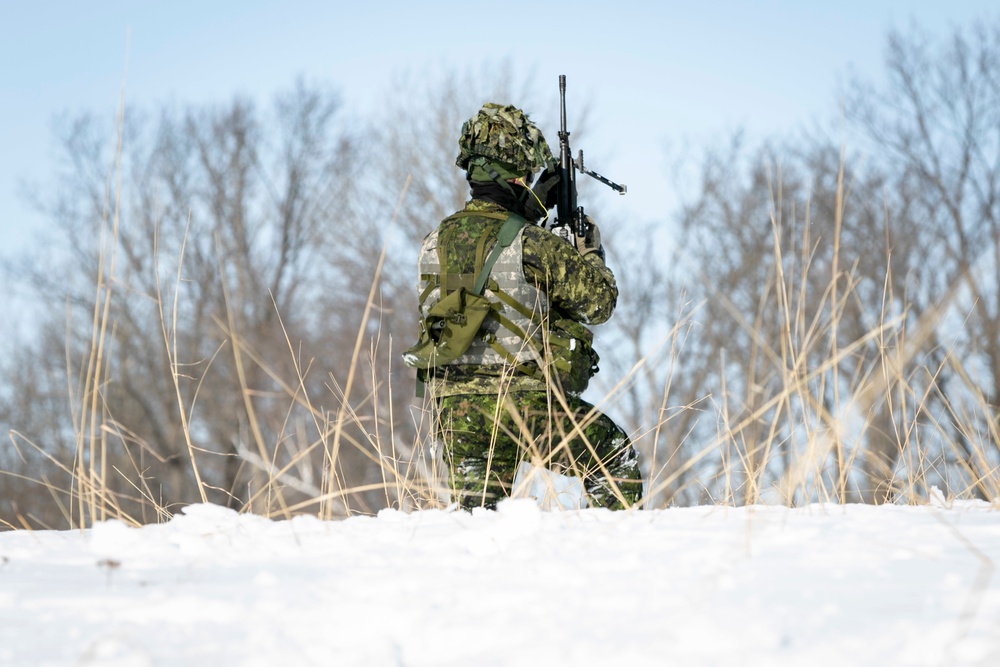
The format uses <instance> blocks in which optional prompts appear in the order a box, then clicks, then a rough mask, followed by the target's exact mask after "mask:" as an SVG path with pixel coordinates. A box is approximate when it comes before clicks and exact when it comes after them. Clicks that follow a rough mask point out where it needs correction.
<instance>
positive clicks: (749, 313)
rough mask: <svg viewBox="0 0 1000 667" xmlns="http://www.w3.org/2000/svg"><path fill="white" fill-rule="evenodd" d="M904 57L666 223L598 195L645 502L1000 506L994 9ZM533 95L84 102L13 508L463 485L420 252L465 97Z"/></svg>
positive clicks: (735, 158)
mask: <svg viewBox="0 0 1000 667" xmlns="http://www.w3.org/2000/svg"><path fill="white" fill-rule="evenodd" d="M885 68H886V69H885V75H886V76H885V81H886V83H885V84H880V85H879V86H874V85H872V84H870V83H867V82H865V81H853V82H851V83H850V84H848V85H847V86H846V87H845V89H844V90H842V91H838V93H839V95H838V96H837V97H839V99H840V100H842V106H843V116H842V118H841V119H838V120H836V121H834V122H832V123H831V125H830V126H829V127H828V128H823V127H820V128H819V129H814V130H812V131H809V132H801V131H799V132H796V134H795V135H794V136H787V137H775V138H772V139H771V140H769V141H766V142H763V143H761V144H759V145H749V143H748V142H747V141H745V140H743V139H742V138H741V137H740V136H739V135H737V136H734V137H732V138H731V140H730V141H727V142H724V143H722V144H719V145H713V146H709V147H706V148H705V149H704V150H703V152H702V153H701V154H700V155H699V156H698V157H697V159H695V160H694V161H692V163H691V165H690V166H691V168H692V170H693V171H694V172H696V173H697V178H696V179H695V183H694V185H693V186H692V188H691V189H689V190H687V191H685V192H683V193H681V197H682V199H683V201H684V203H683V206H682V207H681V209H680V210H679V211H677V212H676V215H675V216H674V217H672V218H670V219H666V218H665V219H662V220H647V221H618V220H613V218H612V217H611V216H613V212H612V211H607V212H601V211H597V217H598V219H599V220H600V219H602V218H601V216H602V215H608V216H609V217H608V220H609V221H610V224H608V225H603V226H602V227H606V228H607V229H608V232H607V233H606V236H607V237H608V239H607V245H608V249H609V262H610V263H611V265H612V268H613V269H614V270H615V271H616V274H617V275H618V278H619V283H620V287H621V292H622V297H621V300H620V304H619V310H618V312H617V313H616V315H615V317H614V318H612V321H611V323H609V324H608V325H606V326H605V327H604V330H603V331H602V332H601V335H600V338H599V340H600V342H601V347H600V348H599V351H600V352H601V354H602V364H601V365H602V368H603V370H602V373H601V374H600V375H599V376H598V378H597V379H598V381H599V382H598V387H597V390H601V389H603V390H604V392H605V393H606V396H605V398H604V400H603V401H602V402H603V403H604V404H605V405H606V406H607V407H608V410H609V411H610V412H611V413H612V414H614V415H615V416H616V418H618V419H619V420H620V421H622V422H623V425H626V426H627V428H628V429H629V430H630V431H631V432H632V433H633V434H634V437H635V440H636V442H637V444H638V446H639V447H640V449H641V451H642V452H643V454H644V460H645V465H646V470H647V475H648V479H649V483H650V493H649V504H650V505H651V506H663V505H665V504H671V503H672V504H693V503H704V502H726V503H737V504H742V503H754V502H781V503H789V504H801V503H808V502H813V501H817V500H820V501H826V500H834V501H839V502H853V501H861V502H913V501H919V500H920V499H922V498H925V497H926V496H927V495H928V494H929V493H930V489H931V487H932V486H938V487H940V488H941V489H942V491H943V492H944V493H946V494H948V495H950V496H961V497H980V498H988V499H995V498H997V495H998V493H997V491H998V489H997V486H998V479H1000V478H998V475H997V471H996V469H997V465H998V463H1000V452H998V448H997V443H998V442H1000V438H998V437H997V435H998V434H997V414H998V413H997V399H996V388H997V387H1000V329H998V327H1000V289H998V288H1000V224H998V223H1000V204H998V201H1000V171H998V170H1000V122H998V121H1000V116H998V115H1000V84H998V82H1000V24H997V23H991V24H979V25H976V26H973V27H971V28H969V29H958V30H956V31H955V32H954V33H953V34H952V35H950V36H949V37H948V38H947V39H946V40H942V41H935V40H931V39H929V38H927V37H926V36H925V35H923V34H921V33H920V32H919V31H916V30H914V31H911V32H908V33H892V34H890V35H889V38H888V40H887V48H886V60H885ZM532 89H533V86H532V85H531V82H530V81H517V80H516V78H515V77H514V76H513V75H512V74H511V73H510V68H509V67H500V68H498V69H494V70H490V71H485V72H474V73H472V72H470V73H468V74H466V75H451V76H444V77H439V78H437V79H435V80H433V81H431V82H429V83H425V84H423V87H419V88H418V87H417V86H415V85H411V86H409V89H405V90H402V91H400V92H399V93H398V94H397V95H396V96H394V97H392V98H391V99H387V100H386V101H385V104H384V105H382V107H381V110H380V112H379V117H377V118H370V119H367V120H366V123H364V124H358V123H354V122H351V121H350V120H349V119H348V116H347V113H346V109H345V108H344V106H343V104H342V103H341V102H340V100H339V99H338V97H337V95H336V93H335V92H334V91H333V90H331V89H329V88H327V87H325V86H323V85H313V84H307V83H304V82H298V83H295V84H294V85H293V86H292V87H291V88H290V89H289V90H287V91H284V92H281V93H279V94H278V95H276V96H275V98H274V99H273V101H272V102H271V103H270V104H269V105H259V104H256V103H254V102H253V101H251V100H247V99H242V98H236V99H234V100H232V102H230V103H228V104H226V105H222V106H198V105H192V106H189V107H186V108H177V107H174V106H164V107H161V108H156V109H146V110H134V109H126V110H124V111H123V112H122V113H121V114H120V116H119V119H118V121H117V122H114V123H112V122H110V121H105V119H104V118H103V117H97V116H94V115H91V114H84V115H80V116H78V117H76V118H75V119H73V121H72V122H70V123H68V124H66V125H65V126H64V131H63V132H62V133H61V135H60V136H59V146H60V149H61V154H60V155H61V158H60V161H59V163H58V165H57V166H56V167H55V168H56V169H57V170H58V171H57V173H58V179H57V182H58V184H59V186H58V188H57V189H56V190H55V191H53V192H51V193H48V196H47V198H44V199H43V201H42V204H43V206H44V210H45V211H46V213H47V216H48V218H49V220H51V223H52V226H53V229H54V230H57V233H56V234H55V235H54V238H56V239H57V240H58V241H57V242H56V243H52V244H47V245H45V246H40V247H38V248H37V249H36V251H37V254H36V255H33V256H32V257H30V258H25V259H24V260H23V261H17V262H14V263H11V264H10V265H8V266H7V268H8V269H11V270H10V271H9V272H8V278H7V279H8V281H17V283H18V285H19V286H20V288H21V289H27V290H30V292H31V293H32V294H33V295H35V297H34V299H33V302H34V304H35V305H36V312H34V313H33V317H34V321H36V322H37V330H36V335H34V336H33V337H32V338H31V339H30V340H28V341H26V342H24V343H23V344H21V345H20V347H19V349H18V350H17V353H16V354H15V355H12V356H11V358H9V359H6V360H4V362H3V363H4V368H3V375H2V377H3V378H4V380H3V384H4V386H3V387H2V390H0V424H3V425H4V426H5V427H6V428H5V430H7V429H11V435H10V438H9V440H8V442H7V444H6V445H4V446H3V447H2V448H0V470H2V471H3V475H2V483H0V519H2V520H3V521H4V523H5V524H6V525H8V526H12V527H23V526H32V527H41V526H50V527H65V526H67V525H80V524H87V523H89V522H91V521H93V520H95V519H100V518H104V517H107V516H118V517H123V518H127V519H131V520H134V521H136V522H148V521H155V520H158V519H159V518H162V517H164V516H167V515H169V513H170V512H172V511H175V510H176V508H177V507H179V506H182V505H184V504H187V503H191V502H199V501H205V500H207V501H211V502H216V503H220V504H225V505H230V506H233V507H238V508H246V509H248V510H252V511H255V512H259V513H263V514H271V515H287V514H291V513H295V512H312V513H319V514H320V515H322V516H328V517H333V516H344V515H346V514H349V513H352V512H373V511H377V509H379V508H380V507H383V506H387V505H392V506H402V507H407V508H411V507H419V506H427V505H430V504H435V503H440V502H442V498H441V496H440V493H439V492H438V491H437V490H436V487H435V485H434V475H435V470H436V468H437V465H436V462H435V460H434V456H433V448H432V447H430V446H428V445H429V443H428V442H427V435H426V434H427V428H426V426H427V424H426V422H427V416H428V415H427V412H426V410H425V407H424V406H423V405H422V404H421V403H420V402H419V401H417V400H415V399H414V398H413V379H412V375H411V372H410V371H409V370H408V369H406V368H405V367H403V366H402V364H401V362H400V359H399V351H400V350H401V349H402V348H403V347H405V346H406V345H408V344H409V343H410V342H411V338H412V337H413V335H414V331H415V327H416V324H415V321H414V313H415V300H416V295H415V294H414V293H413V286H414V283H415V278H416V276H415V274H414V272H415V268H414V266H415V253H416V248H417V246H418V245H419V241H420V239H421V238H422V237H423V235H424V234H425V233H427V232H428V231H429V230H430V229H431V228H432V227H433V226H434V225H435V224H436V222H437V221H438V220H440V219H441V218H442V217H444V216H445V215H448V214H449V213H451V212H453V211H454V210H457V209H458V208H459V207H460V206H461V205H462V202H463V201H464V200H465V198H466V195H467V188H466V184H465V182H464V180H463V179H462V174H461V173H460V172H459V170H458V169H457V168H455V167H454V157H455V142H456V137H457V131H458V128H459V127H460V126H461V123H462V121H463V120H464V119H465V118H467V117H469V116H470V115H471V114H472V113H473V112H474V111H475V110H476V109H477V108H478V107H479V105H480V104H481V103H482V102H483V101H484V100H486V99H499V100H509V101H512V102H514V103H516V104H520V105H522V106H524V107H525V108H527V109H536V108H540V107H541V106H542V105H541V103H539V102H538V98H537V96H536V95H533V94H531V93H530V92H529V91H531V90H532ZM650 113H655V110H650ZM112 138H114V140H112ZM664 187H667V185H666V183H665V184H664ZM664 229H667V230H670V231H671V232H672V234H671V238H669V239H665V238H664V234H663V230H664ZM650 239H653V240H654V241H653V242H650V241H649V240H650ZM593 391H595V390H594V389H592V392H593ZM593 398H594V399H595V400H598V401H600V400H601V396H600V395H597V396H594V397H593Z"/></svg>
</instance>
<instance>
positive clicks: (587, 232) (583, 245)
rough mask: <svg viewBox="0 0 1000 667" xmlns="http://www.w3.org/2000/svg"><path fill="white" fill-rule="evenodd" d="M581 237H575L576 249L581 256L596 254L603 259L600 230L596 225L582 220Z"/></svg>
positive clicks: (587, 220)
mask: <svg viewBox="0 0 1000 667" xmlns="http://www.w3.org/2000/svg"><path fill="white" fill-rule="evenodd" d="M583 227H584V232H583V236H577V237H576V249H577V251H579V253H580V254H581V255H589V254H590V253H592V252H596V253H597V256H598V257H600V258H601V259H604V246H603V245H601V230H600V229H598V227H597V223H595V222H594V221H593V220H591V219H590V217H589V216H588V217H586V218H584V219H583Z"/></svg>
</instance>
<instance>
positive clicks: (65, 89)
mask: <svg viewBox="0 0 1000 667" xmlns="http://www.w3.org/2000/svg"><path fill="white" fill-rule="evenodd" d="M995 6H996V5H995V2H992V1H987V0H961V1H956V2H942V1H941V0H926V1H913V2H902V1H900V2H889V1H888V0H841V1H839V2H836V3H818V2H801V1H793V0H761V1H757V2H750V1H743V2H737V1H736V0H720V1H717V2H708V1H706V2H697V3H695V2H672V1H665V0H659V1H656V2H653V1H649V2H629V1H627V0H621V1H618V2H609V1H602V2H593V1H590V0H582V1H578V2H545V3H542V2H535V3H512V4H510V5H506V9H504V11H503V12H502V13H498V10H497V8H496V5H494V4H483V3H467V2H453V1H442V2H423V3H416V2H402V1H396V0H386V1H382V2H349V3H348V2H332V1H331V2H316V1H303V2H283V3H279V2H260V1H246V0H245V1H241V2H237V1H231V0H220V1H216V2H210V3H208V2H188V1H184V0H179V1H175V2H169V3H167V2H159V3H154V2H136V1H131V2H123V1H116V0H109V1H104V2H100V3H83V2H75V1H74V2H71V1H68V0H52V1H47V2H34V3H26V2H15V1H13V0H0V62H2V63H3V66H2V67H0V101H2V103H0V155H2V158H0V255H7V256H9V255H11V254H15V253H18V252H19V251H20V250H22V249H23V248H25V247H26V246H27V244H28V243H30V242H32V240H34V239H35V232H38V231H40V230H42V229H44V227H45V224H46V220H45V218H44V216H42V215H41V214H39V213H38V212H37V211H35V210H34V208H33V207H32V206H31V205H30V204H29V202H28V201H27V199H26V198H25V197H24V196H23V191H24V189H25V186H26V185H27V186H29V187H31V186H33V187H35V188H37V189H40V190H41V191H43V192H45V191H49V190H50V189H51V188H54V187H58V186H59V184H58V183H57V182H55V178H54V177H53V174H55V173H57V172H56V168H55V165H56V161H55V160H56V151H55V141H54V134H53V127H54V122H55V119H57V118H59V117H60V116H62V117H65V116H67V115H69V116H72V115H74V114H77V113H80V112H83V111H90V112H94V113H96V114H98V116H101V115H104V116H105V117H107V118H108V119H111V118H113V117H114V113H115V108H116V105H117V103H118V100H119V95H120V94H121V93H122V92H123V91H124V99H125V104H126V113H128V109H151V108H155V107H156V106H157V105H159V104H164V103H179V104H204V103H212V102H220V103H221V102H225V101H228V100H230V99H231V98H232V97H233V95H235V94H241V95H249V96H251V97H252V98H254V99H257V100H259V101H261V102H266V101H267V100H268V99H269V98H270V97H271V96H272V95H273V94H274V93H275V92H277V91H280V90H283V89H286V88H288V87H289V86H290V85H291V84H292V83H293V82H294V81H295V79H296V77H299V76H301V77H304V78H306V79H307V80H310V81H320V82H329V83H331V84H332V85H333V86H334V87H335V88H336V89H337V90H339V91H340V93H341V95H342V97H343V101H344V104H345V107H346V108H347V109H350V110H352V112H353V113H354V114H356V115H357V116H358V117H360V118H364V116H365V114H367V113H370V112H371V111H372V110H373V108H374V106H375V105H377V104H378V101H379V100H381V99H385V94H386V91H388V90H389V89H390V85H391V82H392V80H393V77H394V76H397V75H402V74H407V75H408V76H410V77H411V78H414V77H416V78H419V77H421V76H424V75H425V74H426V73H427V72H435V71H437V72H440V71H442V70H448V69H453V70H456V71H463V70H464V69H466V68H472V69H479V67H480V65H481V64H482V63H484V62H487V61H493V60H502V59H507V60H509V61H510V62H511V63H512V65H513V66H514V67H515V68H516V69H517V70H519V71H521V70H523V71H531V72H533V73H534V76H535V79H536V81H537V82H542V83H547V82H551V83H550V85H551V88H550V90H551V98H550V99H551V102H552V104H551V108H549V109H546V110H532V111H535V112H536V114H535V115H536V116H537V117H539V118H546V117H547V118H553V119H557V118H558V116H557V113H558V111H557V105H558V85H557V81H558V75H560V74H565V75H567V77H568V91H567V98H568V99H567V103H568V105H569V110H568V111H569V114H570V118H569V122H570V129H571V130H572V123H573V117H572V112H573V109H574V108H575V107H574V106H573V104H574V101H576V102H580V101H584V100H586V101H589V102H590V103H591V106H592V116H591V119H590V125H589V129H588V134H587V138H588V144H587V147H586V155H587V163H588V166H589V167H590V168H592V169H595V170H597V171H599V172H601V173H604V174H605V175H607V176H608V177H610V178H612V179H613V180H616V181H619V182H623V183H626V184H627V185H628V188H629V193H628V195H627V196H626V197H623V198H617V197H616V196H614V195H613V193H611V192H610V190H608V191H605V190H604V188H603V186H599V185H597V184H596V183H595V184H594V185H593V186H581V201H582V203H584V204H586V203H587V201H586V198H587V197H588V196H592V197H594V198H595V200H599V201H600V202H602V210H603V208H604V207H605V206H607V205H614V206H615V207H618V208H616V211H621V212H623V213H624V214H627V215H632V216H636V217H639V218H641V219H646V220H650V219H652V220H655V219H659V218H662V217H664V216H669V215H670V209H671V207H672V206H674V205H675V204H676V202H677V200H678V197H679V193H678V192H676V191H675V187H676V185H675V184H674V183H672V182H671V179H670V169H669V166H670V165H671V164H672V163H673V162H672V160H675V159H676V156H677V155H679V154H683V153H682V152H681V149H680V147H683V146H699V145H704V144H706V143H707V142H710V141H712V140H713V139H717V138H718V137H720V136H725V135H726V134H727V133H731V132H733V131H734V130H736V129H739V128H742V129H745V130H746V131H747V132H748V134H750V135H751V136H758V137H763V136H773V135H780V134H783V133H784V134H787V133H789V132H791V131H794V130H795V128H800V127H803V126H805V125H807V124H810V123H813V122H815V121H823V120H828V119H831V118H835V117H836V116H837V109H838V102H837V90H838V86H839V85H840V84H841V83H842V82H844V81H845V80H846V79H847V77H848V76H849V75H850V73H851V72H855V73H857V74H859V75H861V76H864V77H873V78H877V77H878V76H879V73H880V71H881V67H882V54H883V46H884V44H885V36H886V34H887V31H888V30H889V29H891V28H894V27H896V28H906V27H907V26H908V25H910V23H911V22H916V23H917V24H919V25H920V26H921V27H922V28H923V29H925V30H927V31H929V32H930V33H931V34H935V35H937V34H940V35H943V34H946V33H947V32H949V31H951V29H952V28H953V27H955V26H967V25H970V24H971V23H972V22H973V21H975V20H977V19H982V18H984V17H985V18H997V17H1000V10H997V9H995V8H994V7H995ZM484 101H485V100H484ZM511 102H514V103H517V101H516V100H512V101H511ZM542 129H543V131H544V132H547V134H548V135H550V136H552V137H553V139H552V141H554V135H555V132H556V129H557V128H556V127H543V128H542ZM457 132H458V128H456V136H457ZM112 139H113V138H112V137H110V136H109V138H108V141H109V144H110V143H111V142H112ZM576 148H583V146H574V149H576ZM585 188H586V189H585ZM591 193H593V194H591ZM611 198H614V199H611ZM0 298H3V297H0Z"/></svg>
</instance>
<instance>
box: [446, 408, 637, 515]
mask: <svg viewBox="0 0 1000 667" xmlns="http://www.w3.org/2000/svg"><path fill="white" fill-rule="evenodd" d="M566 403H567V405H568V406H569V408H570V410H571V412H570V413H567V412H566V411H565V410H563V409H562V408H561V406H560V405H559V404H556V403H553V404H552V405H550V404H549V400H548V396H547V395H546V393H545V392H521V393H511V394H508V395H507V396H505V397H504V400H503V402H502V404H501V405H500V406H499V407H498V405H497V397H496V396H493V395H486V394H466V395H461V396H447V397H444V398H441V399H439V400H438V420H439V421H438V425H439V433H438V435H439V437H440V440H441V442H442V443H443V445H444V452H443V453H444V461H445V463H446V464H447V466H448V468H449V484H450V486H451V489H452V492H453V494H454V496H455V498H456V499H457V500H458V501H459V502H460V503H461V505H462V506H463V507H466V508H472V507H479V506H483V507H487V508H493V507H495V506H496V503H497V501H498V500H500V499H502V498H504V497H506V496H508V495H510V492H511V488H512V487H513V481H514V474H515V472H516V471H517V467H518V465H519V464H520V463H521V462H522V461H533V462H535V463H539V462H540V463H541V464H542V465H544V466H545V467H547V468H549V469H550V470H553V471H555V472H559V473H562V474H567V475H573V476H576V477H579V478H580V479H582V480H583V483H584V488H585V490H586V492H587V497H588V502H589V503H590V506H591V507H594V506H596V507H608V508H611V509H622V508H625V507H630V506H631V505H633V504H635V503H636V502H638V501H639V500H640V498H641V497H642V483H641V481H640V476H639V464H638V458H637V456H636V452H635V449H634V448H633V447H632V444H631V441H630V440H629V438H628V436H627V435H626V434H625V432H624V431H622V430H621V428H620V427H619V426H618V425H617V424H615V423H614V422H613V421H612V420H611V419H610V418H609V417H608V416H606V415H604V414H602V413H600V412H598V411H597V410H595V409H594V407H593V406H592V405H590V404H589V403H587V402H586V401H583V400H580V399H579V398H572V397H567V398H566ZM495 417H496V418H495Z"/></svg>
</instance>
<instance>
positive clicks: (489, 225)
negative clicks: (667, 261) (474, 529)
mask: <svg viewBox="0 0 1000 667" xmlns="http://www.w3.org/2000/svg"><path fill="white" fill-rule="evenodd" d="M503 211H504V209H503V208H502V207H501V206H499V205H498V204H495V203H492V202H487V201H480V200H476V199H473V200H471V201H470V202H469V203H468V204H467V205H466V207H465V209H463V213H468V214H469V216H468V217H458V218H454V217H453V218H450V219H448V220H446V221H445V222H444V223H442V227H441V228H439V229H438V234H437V237H438V238H440V237H441V236H442V232H448V233H447V236H448V237H449V238H450V242H449V243H448V245H447V247H446V248H445V257H446V261H447V263H448V265H449V270H451V271H453V272H456V273H464V274H470V273H472V272H473V269H474V267H473V262H474V261H475V260H474V258H475V255H476V246H477V243H478V240H479V237H480V235H481V234H487V235H492V236H496V234H497V231H498V229H499V227H500V225H501V223H500V222H499V221H498V220H495V219H491V218H485V217H479V216H476V215H475V214H476V213H477V212H491V213H498V212H503ZM448 228H454V229H448ZM521 240H522V248H523V250H522V263H523V269H524V274H525V276H526V277H527V278H529V280H531V281H533V282H534V283H535V284H536V285H537V286H538V287H539V288H540V290H541V291H542V292H543V293H544V294H545V295H546V297H547V299H548V302H549V304H550V308H551V310H550V313H549V321H550V322H561V321H566V320H568V321H570V322H579V323H589V324H600V323H602V322H605V321H606V320H607V319H608V318H609V317H610V316H611V313H612V311H613V310H614V307H615V303H616V301H617V298H618V288H617V285H616V283H615V278H614V275H613V274H612V272H611V271H610V269H608V268H607V267H606V266H605V265H604V262H603V260H602V259H601V258H600V257H599V256H598V255H596V254H589V255H586V256H582V255H581V254H580V253H579V252H577V250H576V249H575V248H574V247H573V246H571V245H570V244H569V243H567V242H566V241H564V240H563V239H561V238H559V237H557V236H555V235H554V234H552V233H551V232H549V231H546V230H544V229H541V228H539V227H535V226H533V225H528V226H526V227H525V228H524V230H523V232H522V237H521ZM425 243H426V241H425ZM422 254H423V253H422ZM426 289H427V283H426V277H425V280H424V281H422V284H421V291H422V292H423V291H424V290H426ZM595 360H596V355H595ZM559 380H560V378H559V377H558V375H557V374H554V373H553V374H550V376H549V378H548V381H547V380H546V378H545V377H538V376H532V375H528V374H525V373H522V372H518V371H516V370H513V369H512V368H511V366H510V365H509V364H503V363H499V364H456V365H449V366H444V367H439V368H437V369H435V370H434V371H432V372H431V373H430V374H429V375H428V377H427V382H428V388H429V390H430V394H431V396H432V397H433V398H434V399H435V401H436V406H437V412H438V418H437V425H438V435H439V439H440V441H441V442H442V444H443V445H444V452H443V454H444V458H445V463H446V464H448V466H449V469H450V473H449V484H450V486H451V488H452V490H453V492H454V493H455V494H456V496H457V499H458V500H459V501H460V502H461V503H462V504H463V505H464V506H466V507H475V506H480V505H483V506H486V507H493V506H495V504H496V501H497V500H498V499H500V498H503V497H504V496H506V495H508V494H509V493H510V490H511V487H512V482H513V479H514V473H515V471H516V470H517V467H518V464H519V463H520V462H521V461H523V460H533V461H535V462H540V463H543V464H545V465H547V466H548V467H549V468H551V469H554V470H558V471H561V472H564V473H565V474H572V475H575V476H577V477H580V478H581V479H583V480H584V487H585V489H586V490H587V493H588V496H589V501H590V503H591V505H596V506H602V507H611V508H622V507H626V506H629V505H631V504H634V503H636V502H637V501H638V500H639V499H640V497H641V495H642V485H641V483H640V482H639V481H638V480H639V468H638V461H637V458H636V454H635V450H634V449H633V448H632V446H631V443H630V441H629V438H628V436H627V435H626V434H625V433H624V431H622V429H621V428H620V427H618V425H617V424H615V423H614V422H613V421H612V420H611V419H610V418H609V417H607V416H606V415H604V414H602V413H600V412H598V411H597V410H595V409H594V407H593V406H592V405H590V404H589V403H587V402H586V401H583V400H582V399H580V398H579V396H578V395H577V392H575V391H572V390H569V391H560V390H559V384H560V383H559ZM608 477H610V478H611V479H613V480H614V482H615V483H614V484H613V485H612V484H609V483H608ZM484 491H485V493H484Z"/></svg>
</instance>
